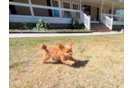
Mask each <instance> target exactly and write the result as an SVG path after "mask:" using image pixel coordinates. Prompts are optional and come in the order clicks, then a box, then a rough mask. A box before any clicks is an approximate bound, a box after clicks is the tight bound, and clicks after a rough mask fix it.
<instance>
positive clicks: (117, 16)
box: [103, 14, 124, 17]
mask: <svg viewBox="0 0 134 88" xmlns="http://www.w3.org/2000/svg"><path fill="white" fill-rule="evenodd" d="M103 15H105V16H116V17H124V16H118V15H113V14H103Z"/></svg>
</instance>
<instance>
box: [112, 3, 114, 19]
mask: <svg viewBox="0 0 134 88" xmlns="http://www.w3.org/2000/svg"><path fill="white" fill-rule="evenodd" d="M113 10H114V3H113V5H112V12H111V15H113ZM111 18H113V16H111Z"/></svg>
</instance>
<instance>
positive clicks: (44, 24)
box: [36, 19, 51, 30]
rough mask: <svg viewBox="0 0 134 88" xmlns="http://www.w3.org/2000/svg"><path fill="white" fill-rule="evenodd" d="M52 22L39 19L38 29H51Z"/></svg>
mask: <svg viewBox="0 0 134 88" xmlns="http://www.w3.org/2000/svg"><path fill="white" fill-rule="evenodd" d="M50 27H51V26H50V24H49V23H47V22H44V21H43V20H42V19H39V21H38V22H37V23H36V28H37V30H48V29H50Z"/></svg>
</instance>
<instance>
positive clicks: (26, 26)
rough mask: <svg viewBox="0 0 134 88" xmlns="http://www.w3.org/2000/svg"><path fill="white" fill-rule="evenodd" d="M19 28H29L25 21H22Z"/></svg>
mask: <svg viewBox="0 0 134 88" xmlns="http://www.w3.org/2000/svg"><path fill="white" fill-rule="evenodd" d="M20 29H21V30H23V29H29V27H28V25H27V23H22V26H21V27H20Z"/></svg>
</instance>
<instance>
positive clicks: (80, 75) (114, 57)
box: [9, 34, 124, 88]
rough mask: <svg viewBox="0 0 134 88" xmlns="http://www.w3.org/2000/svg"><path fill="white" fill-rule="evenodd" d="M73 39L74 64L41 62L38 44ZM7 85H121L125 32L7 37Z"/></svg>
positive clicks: (76, 87) (28, 87) (85, 87)
mask: <svg viewBox="0 0 134 88" xmlns="http://www.w3.org/2000/svg"><path fill="white" fill-rule="evenodd" d="M69 41H73V57H74V58H75V59H77V60H80V61H79V62H78V63H77V64H75V65H73V66H68V65H65V64H62V63H61V62H53V61H51V60H48V61H47V63H46V64H41V59H42V52H43V50H41V49H39V47H38V45H39V44H46V45H56V46H57V45H58V43H62V44H64V45H66V44H68V43H69ZM9 86H10V88H123V87H124V34H119V35H93V36H79V37H74V36H73V37H72V36H71V37H46V38H42V37H41V38H10V39H9Z"/></svg>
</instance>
